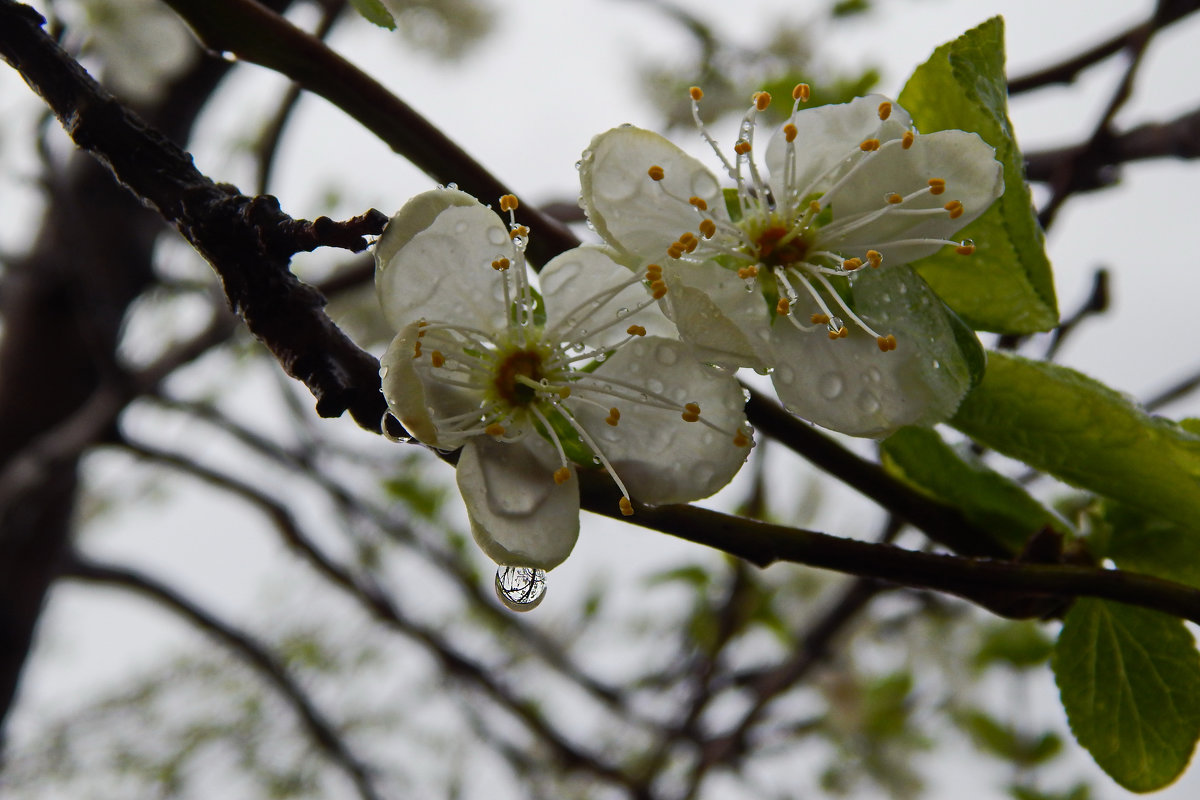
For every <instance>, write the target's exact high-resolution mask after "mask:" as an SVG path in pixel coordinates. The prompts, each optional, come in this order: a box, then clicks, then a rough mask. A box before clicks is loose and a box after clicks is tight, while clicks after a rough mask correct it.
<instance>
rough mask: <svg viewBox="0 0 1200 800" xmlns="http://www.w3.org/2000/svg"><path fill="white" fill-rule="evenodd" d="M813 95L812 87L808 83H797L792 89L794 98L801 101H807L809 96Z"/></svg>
mask: <svg viewBox="0 0 1200 800" xmlns="http://www.w3.org/2000/svg"><path fill="white" fill-rule="evenodd" d="M811 95H812V89H810V88H809V86H808V84H807V83H797V84H796V86H795V88H793V89H792V99H793V100H799V101H800V102H801V103H807V102H808V98H809V97H810V96H811Z"/></svg>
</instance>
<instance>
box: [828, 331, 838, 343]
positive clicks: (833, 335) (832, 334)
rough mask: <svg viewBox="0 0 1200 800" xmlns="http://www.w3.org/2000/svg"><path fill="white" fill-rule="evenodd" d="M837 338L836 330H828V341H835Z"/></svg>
mask: <svg viewBox="0 0 1200 800" xmlns="http://www.w3.org/2000/svg"><path fill="white" fill-rule="evenodd" d="M837 338H838V332H837V331H830V332H829V341H831V342H836V341H837Z"/></svg>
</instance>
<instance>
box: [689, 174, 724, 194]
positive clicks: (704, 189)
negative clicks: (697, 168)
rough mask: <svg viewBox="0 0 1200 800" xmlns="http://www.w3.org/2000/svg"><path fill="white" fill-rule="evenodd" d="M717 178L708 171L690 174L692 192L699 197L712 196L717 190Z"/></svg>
mask: <svg viewBox="0 0 1200 800" xmlns="http://www.w3.org/2000/svg"><path fill="white" fill-rule="evenodd" d="M718 188H720V187H718V186H717V179H716V178H714V177H713V176H712V175H709V174H708V172H697V173H696V174H695V175H693V176H692V194H694V195H697V196H699V197H712V196H713V195H714V194H716V193H717V190H718Z"/></svg>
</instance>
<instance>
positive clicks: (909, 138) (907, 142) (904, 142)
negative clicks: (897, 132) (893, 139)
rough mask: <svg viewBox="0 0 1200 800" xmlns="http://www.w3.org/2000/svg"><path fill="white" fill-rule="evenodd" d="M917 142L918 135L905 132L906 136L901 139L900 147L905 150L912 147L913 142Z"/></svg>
mask: <svg viewBox="0 0 1200 800" xmlns="http://www.w3.org/2000/svg"><path fill="white" fill-rule="evenodd" d="M916 140H917V135H916V134H915V133H913V132H912V131H905V132H904V136H903V137H901V139H900V146H901V147H903V148H904V149H905V150H907V149H908V148H910V147H912V145H913V142H915V141H916Z"/></svg>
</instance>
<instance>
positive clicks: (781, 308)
mask: <svg viewBox="0 0 1200 800" xmlns="http://www.w3.org/2000/svg"><path fill="white" fill-rule="evenodd" d="M791 310H792V302H791V301H790V300H788V299H787V298H786V297H781V298H779V302H778V303H776V304H775V313H776V314H778V315H779V316H781V317H786V316H787V315H788V314H789V313H790V312H791Z"/></svg>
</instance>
